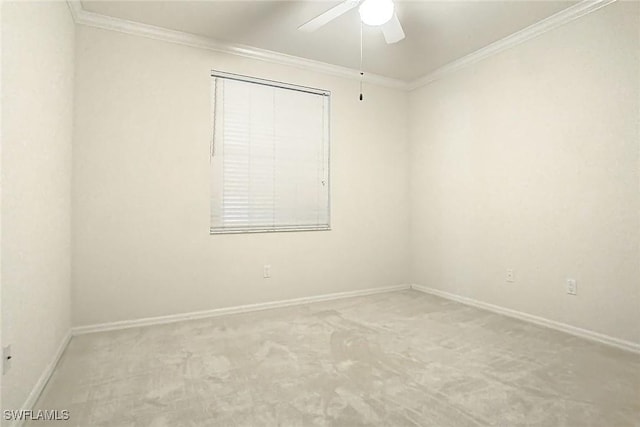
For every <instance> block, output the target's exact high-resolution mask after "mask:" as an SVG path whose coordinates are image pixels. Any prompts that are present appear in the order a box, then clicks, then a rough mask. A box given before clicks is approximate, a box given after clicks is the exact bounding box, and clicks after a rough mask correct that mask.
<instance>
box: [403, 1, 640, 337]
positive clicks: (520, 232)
mask: <svg viewBox="0 0 640 427" xmlns="http://www.w3.org/2000/svg"><path fill="white" fill-rule="evenodd" d="M639 7H640V3H638V2H624V3H622V2H620V3H616V4H613V5H610V6H607V7H605V8H603V9H601V10H599V11H597V12H595V13H593V14H590V15H588V16H586V17H583V18H580V19H578V20H576V21H574V22H572V23H570V24H568V25H565V26H563V27H561V28H558V29H555V30H553V31H551V32H549V33H547V34H545V35H543V36H541V37H538V38H536V39H533V40H530V41H528V42H526V43H524V44H522V45H520V46H518V47H516V48H513V49H510V50H507V51H505V52H503V53H500V54H498V55H496V56H494V57H491V58H489V59H487V60H484V61H482V62H480V63H478V64H476V65H474V66H472V67H470V68H467V69H465V70H462V71H459V72H457V73H455V74H453V75H450V76H448V77H446V78H444V79H442V80H439V81H437V82H435V83H433V84H431V85H429V86H426V87H424V88H422V89H419V90H417V91H415V92H413V93H412V94H411V96H410V111H411V119H410V141H411V159H412V160H411V200H412V207H411V215H412V216H411V226H412V229H411V230H412V232H411V245H410V248H411V252H410V253H411V256H412V262H411V279H412V281H413V282H415V283H417V284H420V285H423V286H427V287H432V288H436V289H440V290H444V291H447V292H451V293H454V294H458V295H461V296H465V297H469V298H474V299H477V300H480V301H483V302H488V303H492V304H496V305H499V306H503V307H507V308H510V309H515V310H520V311H523V312H526V313H529V314H534V315H537V316H542V317H545V318H548V319H552V320H556V321H560V322H565V323H568V324H570V325H574V326H577V327H581V328H586V329H590V330H593V331H596V332H601V333H605V334H609V335H611V336H614V337H617V338H621V339H624V340H630V341H633V342H636V343H640V295H639V294H640V250H639V242H640V235H639V232H640V217H639V216H640V187H639V183H640V176H639V170H640V167H639V166H640V163H639V157H638V150H639V138H640V134H639V129H638V117H639V114H640V108H639V102H640V86H639V85H640V67H639V63H640V58H639V54H640V40H639V38H640V33H639V31H638V28H639V26H640V20H639ZM509 268H511V269H514V270H515V272H516V282H515V283H512V284H511V283H506V282H505V274H506V270H507V269H509ZM567 277H573V278H576V279H577V281H578V295H577V296H570V295H567V294H566V292H565V283H564V282H565V279H566V278H567Z"/></svg>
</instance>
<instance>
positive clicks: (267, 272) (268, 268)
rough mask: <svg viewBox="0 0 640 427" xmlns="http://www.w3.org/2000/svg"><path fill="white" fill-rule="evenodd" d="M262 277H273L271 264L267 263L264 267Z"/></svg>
mask: <svg viewBox="0 0 640 427" xmlns="http://www.w3.org/2000/svg"><path fill="white" fill-rule="evenodd" d="M262 277H264V278H265V279H269V278H270V277H271V266H270V265H268V264H265V266H264V269H263V270H262Z"/></svg>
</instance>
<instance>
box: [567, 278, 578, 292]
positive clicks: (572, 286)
mask: <svg viewBox="0 0 640 427" xmlns="http://www.w3.org/2000/svg"><path fill="white" fill-rule="evenodd" d="M567 293H568V294H569V295H576V294H577V293H578V283H577V282H576V279H567Z"/></svg>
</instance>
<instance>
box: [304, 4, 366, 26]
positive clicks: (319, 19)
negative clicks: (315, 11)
mask: <svg viewBox="0 0 640 427" xmlns="http://www.w3.org/2000/svg"><path fill="white" fill-rule="evenodd" d="M358 3H360V0H346V1H344V2H342V3H340V4H339V5H337V6H335V7H332V8H331V9H329V10H327V11H326V12H324V13H323V14H321V15H318V16H316V17H315V18H313V19H312V20H311V21H309V22H307V23H305V24H303V25H301V26H299V27H298V29H299V30H300V31H305V32H308V33H310V32H312V31H315V30H317V29H318V28H320V27H322V26H323V25H325V24H327V23H329V22H330V21H333V20H334V19H336V18H337V17H338V16H340V15H342V14H344V13H347V12H348V11H350V10H351V9H353V8H354V7H356V6H357V5H358Z"/></svg>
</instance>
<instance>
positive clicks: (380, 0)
mask: <svg viewBox="0 0 640 427" xmlns="http://www.w3.org/2000/svg"><path fill="white" fill-rule="evenodd" d="M393 11H394V5H393V1H392V0H364V1H363V2H362V4H361V5H360V7H359V8H358V12H359V13H360V19H361V20H362V22H363V23H364V24H367V25H371V26H379V25H383V24H386V23H387V22H389V20H390V19H391V17H392V16H393Z"/></svg>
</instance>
